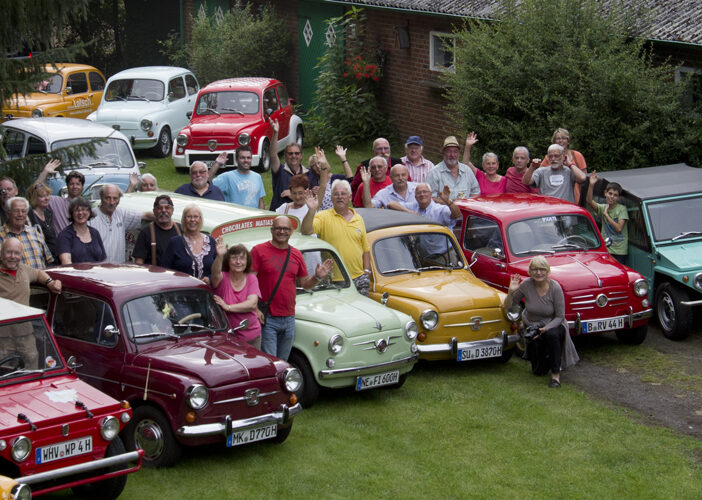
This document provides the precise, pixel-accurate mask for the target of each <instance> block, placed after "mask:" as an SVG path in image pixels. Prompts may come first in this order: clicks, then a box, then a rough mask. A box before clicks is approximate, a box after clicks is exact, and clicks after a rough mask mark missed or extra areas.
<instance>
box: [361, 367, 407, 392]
mask: <svg viewBox="0 0 702 500" xmlns="http://www.w3.org/2000/svg"><path fill="white" fill-rule="evenodd" d="M399 381H400V370H395V371H392V372H385V373H377V374H375V375H367V376H365V377H358V378H357V379H356V390H357V391H364V390H366V389H372V388H373V387H381V386H383V385H392V384H397V383H398V382H399Z"/></svg>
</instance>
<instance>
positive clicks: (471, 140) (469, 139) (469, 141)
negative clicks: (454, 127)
mask: <svg viewBox="0 0 702 500" xmlns="http://www.w3.org/2000/svg"><path fill="white" fill-rule="evenodd" d="M476 142H478V134H476V133H475V132H471V133H469V134H468V135H467V136H466V147H465V149H464V150H463V163H465V164H466V165H468V166H469V167H470V169H471V170H472V171H473V174H474V175H475V172H476V170H478V169H477V168H476V166H475V165H473V164H472V163H471V161H470V150H471V148H472V147H473V144H475V143H476Z"/></svg>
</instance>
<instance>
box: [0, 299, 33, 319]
mask: <svg viewBox="0 0 702 500" xmlns="http://www.w3.org/2000/svg"><path fill="white" fill-rule="evenodd" d="M39 314H44V311H42V310H41V309H37V308H36V307H29V306H25V305H24V304H20V303H19V302H15V301H14V300H9V299H4V298H2V297H0V321H7V320H12V319H16V318H26V317H27V316H37V315H39Z"/></svg>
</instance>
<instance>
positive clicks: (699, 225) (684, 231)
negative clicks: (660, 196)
mask: <svg viewBox="0 0 702 500" xmlns="http://www.w3.org/2000/svg"><path fill="white" fill-rule="evenodd" d="M647 209H648V218H649V220H650V221H651V230H652V231H653V239H654V241H663V240H674V241H683V240H686V239H690V238H699V237H702V219H700V218H699V217H684V216H681V215H682V214H699V213H700V210H702V196H695V197H693V198H683V199H678V200H668V201H661V202H656V203H649V204H648V205H647Z"/></svg>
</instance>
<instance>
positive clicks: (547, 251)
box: [514, 248, 556, 255]
mask: <svg viewBox="0 0 702 500" xmlns="http://www.w3.org/2000/svg"><path fill="white" fill-rule="evenodd" d="M528 253H549V254H551V255H553V254H555V253H556V251H555V250H546V249H545V248H532V249H531V250H524V251H521V252H514V255H525V254H528Z"/></svg>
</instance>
